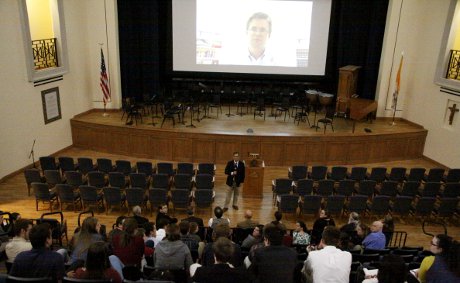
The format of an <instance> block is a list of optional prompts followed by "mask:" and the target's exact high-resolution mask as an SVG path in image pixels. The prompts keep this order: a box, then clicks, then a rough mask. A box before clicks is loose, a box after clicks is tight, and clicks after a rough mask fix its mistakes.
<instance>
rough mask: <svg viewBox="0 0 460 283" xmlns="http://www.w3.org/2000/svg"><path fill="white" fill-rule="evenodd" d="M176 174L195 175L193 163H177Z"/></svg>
mask: <svg viewBox="0 0 460 283" xmlns="http://www.w3.org/2000/svg"><path fill="white" fill-rule="evenodd" d="M177 174H189V175H195V171H194V169H193V163H185V162H181V163H177Z"/></svg>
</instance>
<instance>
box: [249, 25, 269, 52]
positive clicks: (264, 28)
mask: <svg viewBox="0 0 460 283" xmlns="http://www.w3.org/2000/svg"><path fill="white" fill-rule="evenodd" d="M247 33H248V38H249V48H250V49H251V50H252V49H254V50H264V49H265V45H266V44H267V40H268V38H269V37H270V25H269V23H268V21H267V20H265V19H253V20H252V21H251V22H250V23H249V26H248V31H247Z"/></svg>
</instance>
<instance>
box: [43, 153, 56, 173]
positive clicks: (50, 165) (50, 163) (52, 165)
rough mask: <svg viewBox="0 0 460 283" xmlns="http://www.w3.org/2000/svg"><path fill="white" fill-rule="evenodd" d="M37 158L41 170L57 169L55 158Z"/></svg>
mask: <svg viewBox="0 0 460 283" xmlns="http://www.w3.org/2000/svg"><path fill="white" fill-rule="evenodd" d="M39 160H40V168H41V169H42V171H45V170H58V169H59V168H58V166H57V164H56V159H55V158H54V157H53V156H42V157H40V158H39Z"/></svg>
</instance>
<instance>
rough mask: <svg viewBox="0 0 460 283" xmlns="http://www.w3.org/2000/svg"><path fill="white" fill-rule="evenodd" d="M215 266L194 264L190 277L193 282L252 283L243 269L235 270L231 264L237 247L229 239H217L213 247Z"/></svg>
mask: <svg viewBox="0 0 460 283" xmlns="http://www.w3.org/2000/svg"><path fill="white" fill-rule="evenodd" d="M212 250H213V253H214V259H215V264H213V265H210V266H201V265H199V264H193V265H192V266H191V267H190V276H191V277H192V280H193V282H206V283H233V282H239V283H240V282H243V283H244V282H247V283H249V282H252V281H251V278H250V274H249V273H248V272H247V271H246V270H245V269H243V268H241V267H240V268H234V267H233V265H232V264H231V263H230V260H231V259H232V257H233V253H234V252H235V246H234V244H233V243H232V241H230V240H229V239H227V238H224V237H221V238H219V239H217V240H216V241H215V242H214V243H213V245H212Z"/></svg>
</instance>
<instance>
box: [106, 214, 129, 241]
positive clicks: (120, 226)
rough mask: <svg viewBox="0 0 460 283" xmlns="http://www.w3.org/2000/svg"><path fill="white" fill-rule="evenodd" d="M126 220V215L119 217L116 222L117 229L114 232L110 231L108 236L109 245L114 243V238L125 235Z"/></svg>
mask: <svg viewBox="0 0 460 283" xmlns="http://www.w3.org/2000/svg"><path fill="white" fill-rule="evenodd" d="M125 218H126V216H124V215H122V216H118V217H117V220H116V221H115V227H114V228H113V230H112V231H110V233H109V235H108V241H109V243H111V242H112V238H113V236H115V235H117V234H121V233H123V221H125Z"/></svg>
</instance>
